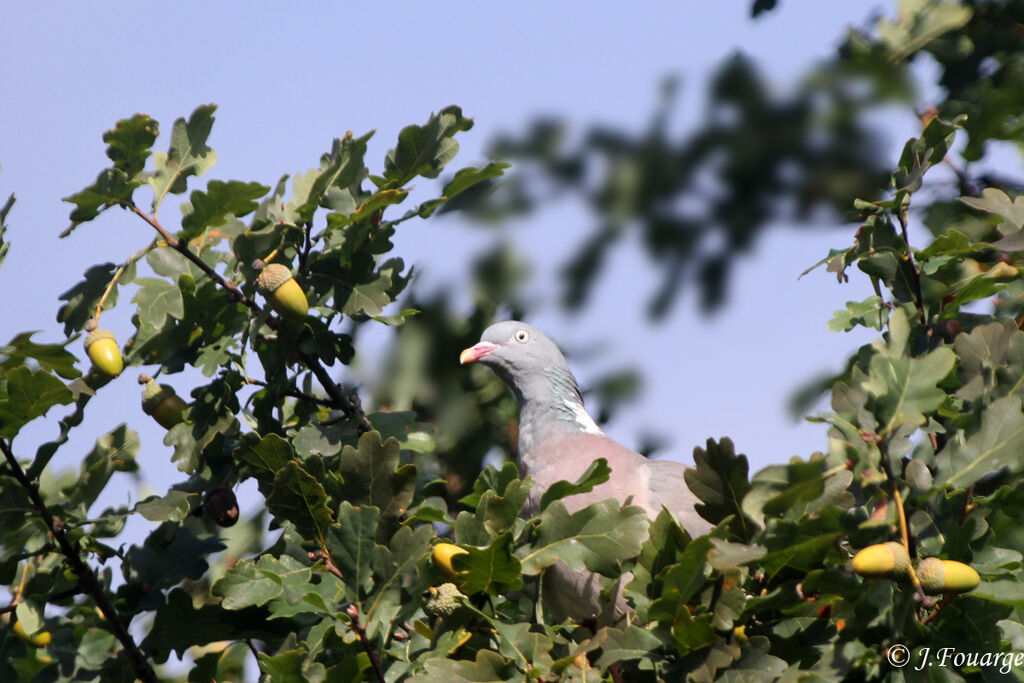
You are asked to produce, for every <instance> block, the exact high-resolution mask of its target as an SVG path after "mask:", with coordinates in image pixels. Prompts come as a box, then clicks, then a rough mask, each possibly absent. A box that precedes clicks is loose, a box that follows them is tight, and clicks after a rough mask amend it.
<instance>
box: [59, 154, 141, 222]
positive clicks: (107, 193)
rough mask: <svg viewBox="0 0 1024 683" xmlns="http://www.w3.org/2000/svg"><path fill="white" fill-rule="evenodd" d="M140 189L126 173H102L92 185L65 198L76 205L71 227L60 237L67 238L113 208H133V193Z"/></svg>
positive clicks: (110, 169) (106, 171)
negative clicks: (83, 224)
mask: <svg viewBox="0 0 1024 683" xmlns="http://www.w3.org/2000/svg"><path fill="white" fill-rule="evenodd" d="M136 187H138V185H137V184H136V183H132V182H129V179H128V176H126V175H125V174H124V171H121V170H118V169H116V168H106V169H103V170H102V171H100V174H99V175H98V176H96V180H95V181H94V182H93V184H92V185H89V186H87V187H86V188H85V189H83V190H81V191H79V192H76V193H75V194H73V195H71V196H68V197H64V201H65V202H68V203H70V204H74V205H75V208H74V209H72V210H71V225H70V226H68V228H67V229H66V230H65V231H64V232H62V233H61V234H60V237H67V236H68V235H70V234H71V233H72V231H73V230H74V229H75V228H77V227H78V226H79V225H81V224H82V223H86V222H88V221H91V220H92V219H93V218H96V216H99V215H100V213H101V212H102V211H106V210H107V209H109V208H110V207H112V206H120V205H124V206H132V205H133V202H132V193H133V192H134V191H135V188H136Z"/></svg>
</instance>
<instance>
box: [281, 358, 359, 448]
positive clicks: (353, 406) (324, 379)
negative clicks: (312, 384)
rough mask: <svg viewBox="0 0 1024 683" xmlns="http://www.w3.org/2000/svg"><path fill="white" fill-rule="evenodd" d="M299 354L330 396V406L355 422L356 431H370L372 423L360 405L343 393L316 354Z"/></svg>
mask: <svg viewBox="0 0 1024 683" xmlns="http://www.w3.org/2000/svg"><path fill="white" fill-rule="evenodd" d="M299 356H300V357H301V358H302V362H303V363H305V364H306V366H307V367H308V368H309V369H310V370H312V372H313V374H314V375H316V378H317V380H319V382H320V384H321V385H322V386H323V388H324V390H325V391H326V392H327V395H328V396H330V397H331V405H332V407H334V408H337V409H339V410H340V411H342V412H343V413H345V414H346V415H347V416H348V417H349V418H350V419H351V420H352V421H353V422H355V424H356V431H357V432H358V433H360V434H365V433H366V432H369V431H372V430H373V425H372V424H370V420H369V418H367V417H366V413H364V412H363V409H362V406H360V405H359V404H358V403H356V401H355V400H353V399H350V398H349V397H348V396H346V395H345V392H344V391H342V389H341V387H340V386H338V384H337V383H336V382H335V381H334V380H333V379H331V374H330V373H329V372H327V369H326V368H325V367H324V366H323V365H321V364H320V360H319V359H318V358H317V357H316V356H311V355H310V354H308V353H305V352H300V354H299Z"/></svg>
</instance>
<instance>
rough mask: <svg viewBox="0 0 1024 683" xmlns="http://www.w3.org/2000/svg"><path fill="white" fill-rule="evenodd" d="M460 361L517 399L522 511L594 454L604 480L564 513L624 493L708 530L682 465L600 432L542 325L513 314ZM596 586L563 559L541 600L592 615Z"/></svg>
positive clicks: (571, 500)
mask: <svg viewBox="0 0 1024 683" xmlns="http://www.w3.org/2000/svg"><path fill="white" fill-rule="evenodd" d="M459 362H460V363H473V362H479V363H483V364H484V365H486V366H488V367H490V368H491V369H492V370H494V372H495V373H497V375H498V376H499V377H501V379H502V380H504V381H505V383H506V384H507V385H508V387H509V388H510V389H511V390H512V393H513V394H515V397H516V401H517V402H518V403H519V453H518V461H519V471H520V474H522V475H523V476H524V477H525V476H527V475H529V476H530V477H532V478H533V481H534V486H533V488H532V489H531V490H530V496H529V499H528V500H527V503H526V509H525V510H524V513H525V514H533V513H534V512H535V511H536V509H537V506H538V503H539V502H540V498H541V496H542V495H543V494H544V491H545V490H547V488H548V487H549V486H551V485H552V484H554V483H555V482H556V481H559V480H566V481H575V480H576V479H578V478H579V477H580V476H582V475H583V473H584V472H586V470H587V468H588V467H590V465H591V464H592V463H593V462H594V460H596V459H597V458H604V459H605V460H607V461H608V466H609V467H610V468H611V475H610V476H609V478H608V481H606V482H605V483H603V484H600V485H598V486H596V487H594V489H593V490H591V491H589V492H588V493H579V494H576V495H572V496H568V497H566V498H564V499H563V502H564V503H565V506H566V507H567V508H568V509H569V511H570V512H576V511H578V510H581V509H583V508H584V507H586V506H587V505H590V504H591V503H596V502H597V501H600V500H604V499H607V498H615V499H617V500H619V501H621V502H623V503H625V502H626V500H627V499H629V500H631V502H632V504H633V505H639V506H640V507H642V508H643V509H644V510H646V512H647V516H648V517H650V518H651V519H654V517H656V516H657V515H658V513H659V512H660V511H661V507H662V506H663V505H664V506H665V507H667V508H668V509H669V510H671V511H672V512H673V513H675V515H676V516H677V518H678V519H679V521H680V522H681V523H682V525H683V527H684V528H685V529H686V531H687V532H688V533H689V534H690V535H691V536H698V535H700V534H703V533H705V532H707V531H708V530H710V529H711V524H710V523H708V522H707V521H706V520H704V519H703V518H702V517H700V516H699V515H698V514H697V511H696V510H695V509H694V504H695V503H696V502H698V500H697V497H696V496H694V495H693V493H691V492H690V489H689V488H688V487H687V485H686V482H685V481H684V479H683V473H684V472H685V471H686V467H685V466H684V465H682V464H680V463H677V462H672V461H667V460H664V461H659V460H648V459H647V458H645V457H644V456H642V455H640V454H639V453H636V452H635V451H632V450H630V449H629V448H626V447H625V446H623V445H622V444H620V443H618V442H617V441H615V440H614V439H612V438H611V437H609V436H607V435H606V434H605V433H604V432H603V431H601V428H600V427H598V426H597V423H596V422H594V420H593V418H591V417H590V415H589V414H588V413H587V411H586V409H585V408H584V407H583V396H582V395H581V394H580V389H579V386H578V385H577V383H576V378H575V377H573V375H572V372H571V371H570V370H569V365H568V364H567V363H566V362H565V357H564V356H563V355H562V352H561V351H559V350H558V347H557V346H556V345H555V343H554V342H553V341H551V340H550V339H549V338H548V337H547V336H545V335H544V333H542V332H541V331H540V330H538V329H536V328H535V327H532V326H530V325H527V324H526V323H521V322H517V321H514V320H510V321H506V322H500V323H497V324H494V325H491V326H490V327H488V328H487V329H486V330H484V333H483V336H482V337H481V340H480V342H479V343H478V344H476V345H475V346H472V347H470V348H468V349H466V350H464V351H463V352H462V354H461V355H460V356H459ZM622 585H623V583H622V582H620V591H621V586H622ZM600 590H601V589H600V583H599V579H598V576H597V575H595V574H591V573H589V572H583V573H577V572H572V571H570V570H569V569H568V567H566V566H565V565H564V564H561V563H560V564H557V565H555V566H553V567H551V569H549V570H548V571H547V572H545V577H544V594H545V602H546V603H547V604H548V607H549V608H550V609H551V610H552V612H553V613H554V614H555V616H556V617H557V618H559V619H564V618H565V617H571V618H573V619H576V620H577V621H579V620H583V619H588V618H592V617H595V616H597V615H598V614H599V613H600V612H601V603H600ZM625 611H626V606H625V603H624V601H623V600H622V599H621V597H620V598H619V599H617V601H616V605H615V606H614V609H613V610H612V616H613V618H615V619H617V618H618V617H620V616H622V614H624V613H625Z"/></svg>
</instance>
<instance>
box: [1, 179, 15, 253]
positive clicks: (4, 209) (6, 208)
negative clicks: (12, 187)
mask: <svg viewBox="0 0 1024 683" xmlns="http://www.w3.org/2000/svg"><path fill="white" fill-rule="evenodd" d="M12 206H14V194H13V193H12V194H11V195H10V196H8V197H7V201H6V202H4V205H3V206H0V265H3V262H4V257H6V256H7V252H8V251H9V250H10V248H11V243H10V242H5V241H4V233H5V232H6V231H7V214H8V213H10V211H11V207H12Z"/></svg>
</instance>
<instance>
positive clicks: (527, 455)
mask: <svg viewBox="0 0 1024 683" xmlns="http://www.w3.org/2000/svg"><path fill="white" fill-rule="evenodd" d="M512 391H513V393H514V394H515V396H516V400H517V401H518V403H519V462H520V466H521V467H522V468H523V469H524V470H525V473H529V472H530V471H531V470H532V469H533V466H534V464H535V462H534V461H535V454H534V448H535V447H536V445H537V444H539V443H542V442H543V441H544V440H545V439H548V438H551V437H554V436H560V435H564V434H578V433H590V434H600V433H601V429H600V428H599V427H598V426H597V424H596V423H595V422H594V420H593V419H592V418H591V417H590V415H588V414H587V411H586V409H585V408H584V407H583V396H582V394H581V393H580V388H579V385H578V384H576V379H575V378H574V377H573V376H572V373H571V372H570V371H569V369H568V368H566V367H560V368H559V367H556V368H550V369H548V370H547V371H546V372H544V373H536V374H534V375H533V376H532V377H531V379H530V380H529V381H526V382H513V383H512Z"/></svg>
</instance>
